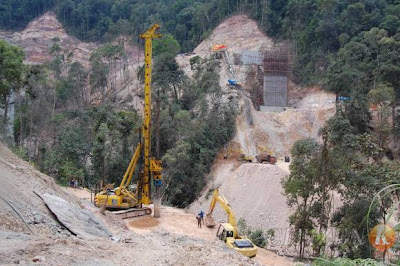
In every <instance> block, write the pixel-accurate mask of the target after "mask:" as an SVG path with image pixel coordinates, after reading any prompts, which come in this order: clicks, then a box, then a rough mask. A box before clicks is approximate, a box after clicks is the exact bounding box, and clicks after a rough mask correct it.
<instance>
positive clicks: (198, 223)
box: [196, 215, 201, 228]
mask: <svg viewBox="0 0 400 266" xmlns="http://www.w3.org/2000/svg"><path fill="white" fill-rule="evenodd" d="M196 220H197V227H199V228H201V217H200V215H197V216H196Z"/></svg>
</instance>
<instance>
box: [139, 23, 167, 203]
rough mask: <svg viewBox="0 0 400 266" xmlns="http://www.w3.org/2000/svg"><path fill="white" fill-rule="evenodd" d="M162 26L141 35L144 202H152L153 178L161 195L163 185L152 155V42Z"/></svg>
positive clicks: (157, 36)
mask: <svg viewBox="0 0 400 266" xmlns="http://www.w3.org/2000/svg"><path fill="white" fill-rule="evenodd" d="M158 28H160V25H158V24H155V25H153V26H152V27H151V28H150V29H148V30H147V31H146V32H145V33H143V34H141V35H140V38H142V39H144V40H145V57H144V62H145V69H144V76H145V77H144V81H145V85H144V121H143V129H142V134H143V142H144V143H143V144H144V145H143V155H144V168H143V172H142V174H141V175H142V187H141V188H139V189H141V192H142V193H141V196H142V198H141V202H142V203H143V204H150V203H151V178H153V181H154V185H155V187H156V193H157V195H159V189H160V186H161V185H162V181H161V170H162V168H161V161H159V160H155V159H154V158H152V157H151V72H152V65H151V57H152V43H153V39H154V38H161V34H157V33H155V31H156V30H157V29H158Z"/></svg>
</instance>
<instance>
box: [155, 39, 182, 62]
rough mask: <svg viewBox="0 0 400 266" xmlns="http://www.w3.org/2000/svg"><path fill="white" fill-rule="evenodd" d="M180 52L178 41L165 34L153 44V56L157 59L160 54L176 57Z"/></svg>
mask: <svg viewBox="0 0 400 266" xmlns="http://www.w3.org/2000/svg"><path fill="white" fill-rule="evenodd" d="M180 50H181V47H180V45H179V43H178V41H177V40H176V39H175V38H174V36H172V35H171V34H165V35H164V36H163V37H162V38H161V39H155V40H154V42H153V56H155V57H157V56H159V55H160V54H162V53H170V54H172V55H173V56H175V55H177V54H178V53H179V52H180Z"/></svg>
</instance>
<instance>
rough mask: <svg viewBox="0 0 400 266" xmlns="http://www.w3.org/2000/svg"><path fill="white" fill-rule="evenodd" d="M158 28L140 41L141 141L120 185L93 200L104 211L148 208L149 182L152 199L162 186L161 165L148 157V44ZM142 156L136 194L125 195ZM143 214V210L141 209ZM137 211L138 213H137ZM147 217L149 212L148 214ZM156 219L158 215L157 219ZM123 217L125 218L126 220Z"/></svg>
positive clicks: (150, 55)
mask: <svg viewBox="0 0 400 266" xmlns="http://www.w3.org/2000/svg"><path fill="white" fill-rule="evenodd" d="M159 28H160V25H158V24H155V25H153V26H152V27H151V28H150V29H148V30H147V31H146V32H145V33H143V34H141V35H140V38H142V39H144V41H145V79H144V80H145V87H144V117H143V125H142V134H141V140H140V142H139V144H138V145H137V147H136V150H135V153H134V154H133V156H132V159H131V162H130V163H129V166H128V169H127V170H126V172H125V175H124V177H123V179H122V181H121V184H120V185H119V187H117V188H115V189H114V190H103V191H101V192H100V193H98V194H97V195H96V197H95V204H96V206H99V207H100V206H104V205H105V206H106V208H108V209H130V208H142V204H145V205H148V204H151V203H152V201H151V179H153V182H154V186H155V188H156V195H159V190H160V187H161V186H162V176H161V171H162V167H161V161H160V160H156V159H155V158H153V157H151V73H152V41H153V39H154V38H160V37H161V35H160V34H157V33H156V30H157V29H159ZM141 156H143V158H144V162H143V164H144V165H143V169H142V171H141V172H140V174H139V182H138V186H137V190H136V193H133V192H131V191H129V189H128V186H129V184H130V183H131V180H132V175H133V173H134V172H135V169H136V166H137V162H138V160H139V158H140V157H141ZM142 210H143V209H142ZM149 210H150V209H148V208H147V209H145V212H141V213H138V214H137V215H135V214H133V212H134V211H132V214H133V215H132V216H138V215H143V214H149ZM139 211H141V210H139ZM150 213H151V210H150ZM155 216H156V215H155ZM157 216H158V215H157ZM128 217H129V216H127V217H126V218H128Z"/></svg>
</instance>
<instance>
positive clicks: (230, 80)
mask: <svg viewBox="0 0 400 266" xmlns="http://www.w3.org/2000/svg"><path fill="white" fill-rule="evenodd" d="M228 82H229V84H231V85H236V84H238V82H237V80H235V79H228Z"/></svg>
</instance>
